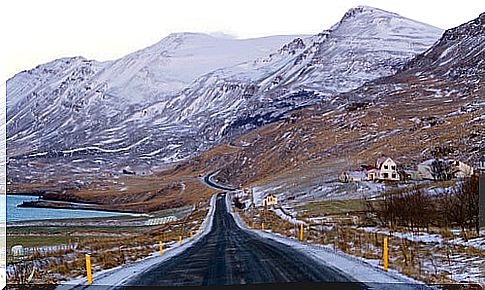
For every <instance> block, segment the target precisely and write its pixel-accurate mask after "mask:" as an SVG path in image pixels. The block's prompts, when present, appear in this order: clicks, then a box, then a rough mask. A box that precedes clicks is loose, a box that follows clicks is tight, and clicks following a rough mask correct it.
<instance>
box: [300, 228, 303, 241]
mask: <svg viewBox="0 0 485 290" xmlns="http://www.w3.org/2000/svg"><path fill="white" fill-rule="evenodd" d="M299 239H300V241H303V224H300V237H299Z"/></svg>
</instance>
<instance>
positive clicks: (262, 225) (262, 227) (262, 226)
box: [261, 223, 264, 231]
mask: <svg viewBox="0 0 485 290" xmlns="http://www.w3.org/2000/svg"><path fill="white" fill-rule="evenodd" d="M261 230H262V231H264V223H261Z"/></svg>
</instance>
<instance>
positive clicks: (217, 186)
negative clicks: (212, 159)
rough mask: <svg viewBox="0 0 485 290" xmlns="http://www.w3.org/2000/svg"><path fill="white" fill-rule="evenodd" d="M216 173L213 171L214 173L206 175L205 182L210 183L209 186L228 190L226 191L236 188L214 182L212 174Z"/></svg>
mask: <svg viewBox="0 0 485 290" xmlns="http://www.w3.org/2000/svg"><path fill="white" fill-rule="evenodd" d="M214 174H215V173H214V172H212V173H209V174H207V175H206V176H204V182H205V184H206V185H208V186H210V187H212V188H215V189H219V190H226V191H234V190H235V189H234V188H232V187H228V186H225V185H222V184H219V183H215V182H213V181H212V176H213V175H214Z"/></svg>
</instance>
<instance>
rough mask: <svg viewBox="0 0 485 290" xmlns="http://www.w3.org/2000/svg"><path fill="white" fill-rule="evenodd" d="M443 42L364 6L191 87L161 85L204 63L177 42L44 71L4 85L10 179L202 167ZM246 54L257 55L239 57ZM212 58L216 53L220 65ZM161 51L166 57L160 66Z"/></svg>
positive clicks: (419, 26)
mask: <svg viewBox="0 0 485 290" xmlns="http://www.w3.org/2000/svg"><path fill="white" fill-rule="evenodd" d="M440 35H441V30H440V29H437V28H435V27H432V26H429V25H426V24H423V23H419V22H415V21H412V20H409V19H406V18H403V17H401V16H399V15H397V14H394V13H390V12H386V11H382V10H379V9H376V8H370V7H358V8H355V9H351V10H350V11H349V12H348V13H346V15H345V16H344V17H343V19H342V20H341V21H340V22H339V23H337V24H336V25H334V26H333V27H332V28H331V29H330V30H327V31H324V32H322V33H320V34H318V35H315V36H312V37H307V38H305V37H296V38H293V40H292V41H288V42H287V44H286V45H283V46H282V47H281V46H280V47H281V48H280V49H279V50H277V49H274V50H273V51H274V52H273V53H271V54H269V55H268V54H267V53H266V51H264V52H262V51H261V50H258V49H253V50H257V51H259V52H261V56H260V57H257V58H256V59H255V60H252V61H247V62H244V63H240V64H237V65H234V63H231V62H224V65H227V67H226V68H221V69H217V70H214V71H212V72H208V73H207V74H205V75H203V76H201V77H199V78H197V79H195V80H194V81H193V82H191V83H189V84H188V85H185V82H186V81H187V80H188V79H189V78H188V77H187V78H185V77H180V78H176V79H177V81H174V82H172V81H171V80H172V77H165V75H164V74H163V71H164V70H165V69H166V70H167V71H168V70H170V71H171V72H174V74H175V75H176V74H179V73H180V74H185V72H186V71H187V70H188V68H189V66H188V64H189V63H190V62H192V61H194V60H197V59H199V60H200V58H198V57H195V58H190V57H189V60H188V61H186V60H185V56H186V55H187V53H186V51H185V50H184V49H189V48H190V47H192V46H191V45H189V44H186V45H185V46H184V44H179V43H178V41H176V40H177V39H179V37H181V36H180V35H175V36H173V37H172V38H173V39H172V38H170V37H169V40H170V41H167V44H165V42H164V44H163V45H161V44H156V45H155V46H153V47H150V48H147V49H145V50H142V51H139V52H136V53H134V54H131V55H129V56H127V57H126V58H123V59H121V60H118V61H114V62H107V63H97V62H93V61H86V60H84V59H80V58H74V59H69V60H60V61H55V62H53V63H52V66H54V67H55V69H51V70H52V72H51V71H50V70H49V68H47V72H46V71H45V70H46V68H43V67H39V68H37V69H35V70H33V71H29V72H24V73H22V74H20V75H17V76H16V77H15V78H14V79H12V80H10V81H9V83H8V99H12V101H9V102H10V103H9V105H8V108H7V118H8V123H7V132H8V133H7V134H8V136H7V138H8V139H7V144H8V148H9V152H8V155H9V157H10V163H9V167H10V169H11V172H12V173H13V175H11V176H13V177H12V178H14V180H15V178H19V179H21V178H24V179H34V180H39V179H40V178H42V177H44V176H50V175H56V174H58V171H57V170H56V169H55V168H57V167H55V166H62V168H63V171H65V172H71V173H75V174H81V173H88V172H100V171H101V172H105V171H110V172H112V173H115V174H116V173H118V172H120V171H121V170H120V168H123V167H125V166H131V167H132V168H134V170H135V171H137V172H138V173H150V172H151V171H152V170H154V169H156V167H157V166H160V165H163V164H164V163H167V162H173V161H178V160H181V159H186V158H189V157H192V156H196V155H197V154H200V153H201V152H204V151H205V150H208V149H209V148H211V147H213V146H215V145H217V144H219V143H221V142H224V141H227V140H230V139H232V138H234V137H237V136H238V135H240V134H243V133H245V132H248V131H249V130H251V129H254V128H257V127H259V126H262V125H264V124H267V123H271V122H276V121H278V120H282V119H287V118H288V116H289V115H288V112H289V111H291V110H294V109H297V108H300V107H304V106H310V105H313V104H316V103H319V104H321V105H322V106H323V107H325V108H326V109H327V110H331V109H335V108H337V107H338V106H341V105H343V104H345V102H344V101H345V100H343V99H334V98H333V96H334V95H335V94H337V93H340V92H345V91H349V90H352V89H354V88H356V87H358V86H359V85H361V84H363V83H364V82H365V81H369V80H372V79H375V78H378V77H382V76H387V75H391V74H393V73H394V72H396V71H397V70H398V69H400V68H401V67H402V66H403V65H404V63H405V62H406V61H407V60H409V59H410V58H412V57H413V56H414V55H415V54H417V53H420V52H423V51H424V50H425V49H427V48H428V47H429V46H431V45H432V44H433V43H434V42H435V41H436V40H437V39H438V38H439V36H440ZM182 36H183V37H182V38H183V39H185V38H187V37H188V36H187V35H185V34H184V35H182ZM189 36H190V37H189V38H191V37H192V35H189ZM194 38H196V39H197V41H196V43H197V45H196V47H197V49H196V51H199V50H201V47H204V46H205V45H208V44H209V43H213V42H212V41H213V40H209V39H208V38H207V37H206V36H200V35H196V36H194ZM278 39H280V38H278ZM224 41H226V40H224ZM265 41H266V40H265ZM188 43H190V42H188ZM271 43H272V44H273V43H275V41H273V40H272V41H271ZM246 45H248V46H250V47H251V48H255V47H258V46H257V45H256V44H254V43H250V44H247V43H246V44H245V45H244V46H241V47H247V46H246ZM187 46H188V47H189V48H187ZM209 46H210V45H209ZM230 46H231V45H228V46H227V47H230ZM269 46H271V45H269ZM160 47H163V49H161V48H160ZM217 49H219V46H217ZM217 49H216V50H212V51H213V52H214V53H215V54H216V55H219V53H217V52H216V51H217ZM160 50H163V51H169V52H170V54H171V56H170V57H166V58H165V56H162V57H161V56H160V54H159V53H161V52H160ZM172 50H174V51H176V52H177V53H175V52H172ZM189 50H190V49H189ZM228 50H231V51H233V48H230V49H228ZM241 50H247V49H246V48H241ZM235 51H237V50H235ZM259 52H258V53H259ZM252 53H254V52H252ZM162 54H163V53H162ZM172 55H176V57H173V56H172ZM263 55H266V57H263ZM174 59H176V60H174ZM224 59H227V57H224ZM164 61H165V62H167V65H168V66H165V64H164ZM218 61H219V60H217V61H214V62H213V63H214V67H215V66H217V65H220V63H218ZM59 62H60V63H59ZM62 62H69V63H68V64H62ZM177 62H180V63H182V64H181V65H180V66H177V65H175V64H174V63H177ZM73 63H75V64H73ZM204 67H205V66H204ZM195 71H197V70H195ZM49 73H50V74H49ZM28 74H31V75H32V76H28V77H29V78H35V79H38V80H39V82H40V84H39V85H37V86H35V87H30V83H31V82H30V81H29V82H26V81H23V80H22V78H24V77H25V75H28ZM44 74H47V75H48V77H44ZM51 75H52V76H51ZM194 75H196V73H194V74H193V75H191V77H192V76H194ZM51 77H52V78H53V80H50V78H51ZM46 79H48V80H49V81H48V82H46ZM183 86H185V87H186V88H185V89H183V90H182V91H180V92H177V93H172V91H173V90H178V89H179V88H181V87H183ZM138 94H140V95H141V96H142V97H138V96H139V95H138ZM29 98H30V99H29ZM17 100H21V101H17ZM22 100H23V103H22ZM27 100H28V101H27ZM31 161H35V162H40V163H41V164H42V166H44V167H42V168H43V169H42V170H33V169H28V168H29V166H28V165H27V164H28V163H29V162H31ZM46 162H47V163H48V164H49V165H47V168H46V167H45V166H46V165H45V163H46ZM54 164H55V165H54ZM51 166H52V167H51ZM26 168H27V169H28V170H27V171H26V170H25V169H26ZM20 172H22V174H20ZM25 172H28V173H27V174H26V173H25Z"/></svg>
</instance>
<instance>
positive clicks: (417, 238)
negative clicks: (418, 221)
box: [354, 227, 485, 251]
mask: <svg viewBox="0 0 485 290" xmlns="http://www.w3.org/2000/svg"><path fill="white" fill-rule="evenodd" d="M354 228H355V229H358V230H362V231H365V232H371V233H379V234H384V235H390V236H393V237H397V238H401V239H406V240H409V241H412V242H421V243H425V244H429V243H435V244H444V243H450V244H454V245H461V246H464V247H474V248H476V249H478V250H482V251H484V250H485V237H483V236H482V237H479V238H474V239H468V241H467V242H465V241H464V240H463V239H462V238H456V239H452V240H446V239H444V238H443V237H442V236H441V235H439V234H428V233H403V232H392V233H391V232H390V231H389V230H388V229H381V228H377V227H354Z"/></svg>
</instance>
